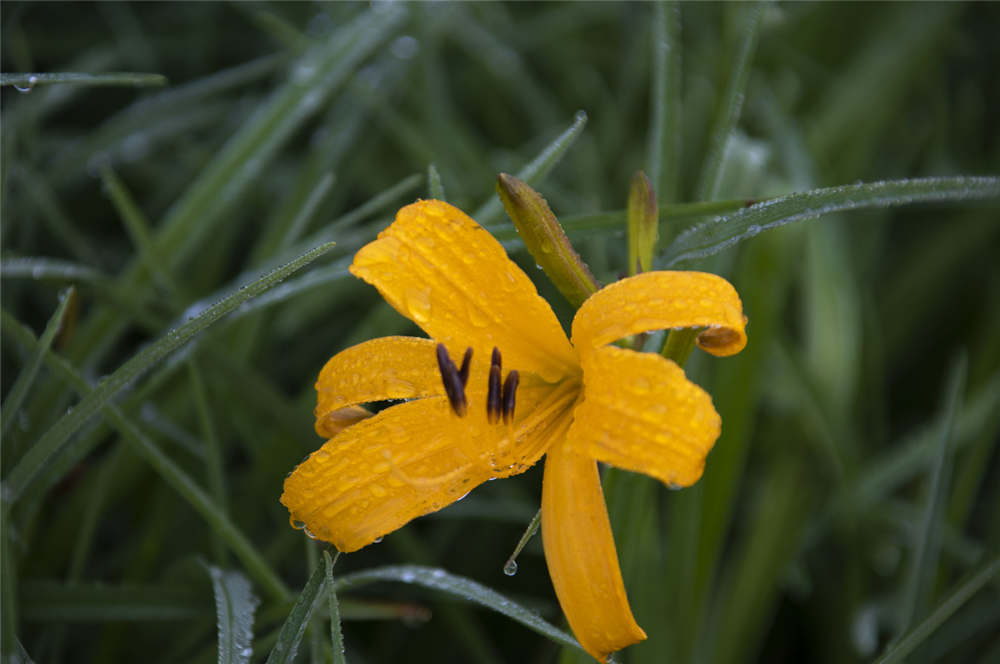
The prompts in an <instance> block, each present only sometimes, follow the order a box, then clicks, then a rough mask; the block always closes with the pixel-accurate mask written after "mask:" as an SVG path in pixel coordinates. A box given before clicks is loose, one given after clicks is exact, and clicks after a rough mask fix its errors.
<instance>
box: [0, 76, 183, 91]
mask: <svg viewBox="0 0 1000 664" xmlns="http://www.w3.org/2000/svg"><path fill="white" fill-rule="evenodd" d="M55 83H61V84H63V85H89V86H100V87H107V86H129V87H141V86H148V85H153V86H160V85H166V84H167V77H166V76H164V75H163V74H143V73H135V72H109V73H107V74H90V73H86V72H36V73H25V74H0V85H13V86H14V87H16V88H18V89H19V90H30V89H31V88H33V87H35V86H36V85H52V84H55Z"/></svg>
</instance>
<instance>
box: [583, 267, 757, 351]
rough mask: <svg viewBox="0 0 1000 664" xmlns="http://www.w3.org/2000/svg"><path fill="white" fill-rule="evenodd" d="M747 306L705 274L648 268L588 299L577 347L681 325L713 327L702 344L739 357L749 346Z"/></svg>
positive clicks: (702, 337) (722, 281)
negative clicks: (745, 310) (745, 314)
mask: <svg viewBox="0 0 1000 664" xmlns="http://www.w3.org/2000/svg"><path fill="white" fill-rule="evenodd" d="M745 326H746V318H745V317H744V316H743V304H742V303H741V302H740V296H739V295H738V294H737V293H736V289H735V288H733V286H732V284H730V283H729V282H728V281H726V280H725V279H723V278H722V277H720V276H718V275H714V274H708V273H706V272H645V273H643V274H638V275H636V276H634V277H629V278H627V279H622V280H621V281H617V282H615V283H613V284H610V285H609V286H606V287H604V288H602V289H601V290H599V291H597V292H596V293H594V294H593V295H591V296H590V298H588V299H587V301H586V302H584V303H583V305H581V306H580V309H579V310H578V311H577V312H576V317H575V318H574V319H573V345H574V346H575V347H576V348H577V350H579V351H580V352H581V354H582V353H585V352H586V349H588V348H596V347H598V346H603V345H605V344H609V343H611V342H612V341H616V340H617V339H621V338H623V337H627V336H629V335H631V334H638V333H640V332H648V331H650V330H666V329H670V328H679V327H705V328H708V329H706V330H705V331H704V332H702V334H701V335H699V337H698V346H699V347H700V348H701V349H702V350H704V351H707V352H709V353H711V354H712V355H734V354H735V353H738V352H740V351H741V350H743V347H744V346H746V343H747V337H746V333H745V332H744V329H743V328H744V327H745Z"/></svg>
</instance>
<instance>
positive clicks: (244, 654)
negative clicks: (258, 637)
mask: <svg viewBox="0 0 1000 664" xmlns="http://www.w3.org/2000/svg"><path fill="white" fill-rule="evenodd" d="M252 654H253V648H249V647H248V648H244V649H243V650H241V651H240V656H241V657H249V656H250V655H252Z"/></svg>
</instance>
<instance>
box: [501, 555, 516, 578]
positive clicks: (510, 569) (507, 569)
mask: <svg viewBox="0 0 1000 664" xmlns="http://www.w3.org/2000/svg"><path fill="white" fill-rule="evenodd" d="M503 573H504V574H506V575H507V576H514V575H515V574H517V561H516V560H514V559H513V558H511V559H510V560H508V561H507V564H506V565H504V566H503Z"/></svg>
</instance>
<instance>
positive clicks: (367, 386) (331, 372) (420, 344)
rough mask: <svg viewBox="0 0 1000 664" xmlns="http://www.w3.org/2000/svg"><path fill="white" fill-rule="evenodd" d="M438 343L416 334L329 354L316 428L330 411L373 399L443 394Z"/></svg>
mask: <svg viewBox="0 0 1000 664" xmlns="http://www.w3.org/2000/svg"><path fill="white" fill-rule="evenodd" d="M435 346H436V344H435V343H434V342H433V341H431V340H430V339H420V338H417V337H382V338H380V339H371V340H370V341H365V342H363V343H360V344H358V345H357V346H351V347H350V348H347V349H344V350H342V351H341V352H339V353H337V354H336V355H334V356H333V357H331V358H330V359H329V360H328V361H327V363H326V364H325V365H324V366H323V369H322V370H320V372H319V378H318V379H317V380H316V396H317V402H316V410H315V415H316V421H317V426H319V425H318V423H319V422H320V420H323V419H324V418H325V417H326V416H327V415H328V414H329V413H331V412H333V411H336V410H339V409H341V408H345V407H347V406H353V405H355V404H360V403H367V402H370V401H383V400H385V399H418V398H422V397H430V396H441V395H443V394H444V387H443V386H442V384H441V374H440V372H439V370H438V365H437V359H436V356H435V354H434V352H435Z"/></svg>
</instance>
